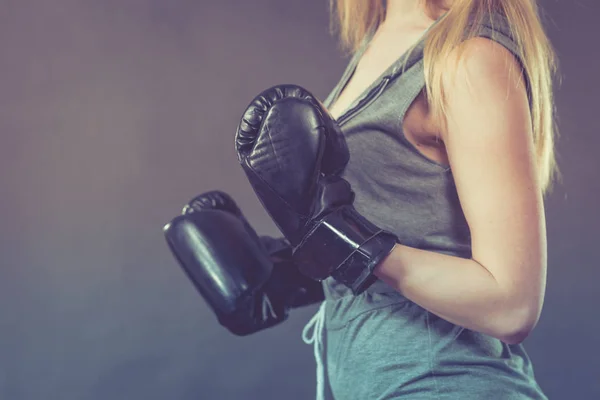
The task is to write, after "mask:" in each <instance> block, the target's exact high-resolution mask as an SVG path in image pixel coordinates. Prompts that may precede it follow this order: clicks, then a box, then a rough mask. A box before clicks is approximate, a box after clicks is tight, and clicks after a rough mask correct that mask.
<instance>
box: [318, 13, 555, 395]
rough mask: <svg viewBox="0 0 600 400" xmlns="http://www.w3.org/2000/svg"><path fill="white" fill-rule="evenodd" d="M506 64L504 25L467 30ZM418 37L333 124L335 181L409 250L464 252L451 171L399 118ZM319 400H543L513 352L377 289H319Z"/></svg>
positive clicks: (409, 90) (496, 21)
mask: <svg viewBox="0 0 600 400" xmlns="http://www.w3.org/2000/svg"><path fill="white" fill-rule="evenodd" d="M478 35H479V36H482V37H487V38H489V39H492V40H494V41H496V42H498V43H500V44H502V45H503V46H504V47H506V48H507V49H508V50H510V51H511V52H512V53H513V54H514V55H515V56H516V57H517V58H520V55H519V54H518V51H517V46H516V44H515V42H514V41H513V39H512V38H511V34H510V29H509V26H508V23H507V21H506V20H505V19H504V18H503V17H501V16H499V15H494V16H493V17H491V18H490V19H489V20H488V21H486V22H485V23H484V24H482V25H481V26H480V27H479V28H478ZM367 44H368V40H367V41H365V44H364V45H363V46H362V49H361V50H360V51H358V52H357V53H356V54H355V55H354V57H353V58H352V59H351V60H350V62H349V65H348V67H347V69H346V71H345V72H344V74H343V76H342V78H341V80H340V82H339V83H338V84H337V86H336V87H335V88H334V90H333V91H332V92H331V94H330V95H329V96H328V98H327V99H326V100H325V102H324V104H325V106H327V107H329V106H330V105H331V104H332V103H333V102H334V101H335V100H336V99H337V97H338V96H339V94H340V92H341V91H342V89H343V88H344V87H345V86H346V84H347V83H348V81H349V80H350V78H351V76H352V74H353V73H354V70H355V68H356V64H357V63H358V60H359V59H360V57H361V56H362V54H363V52H364V50H365V49H366V47H367ZM423 47H424V37H423V39H421V41H420V42H419V43H418V44H417V45H416V47H415V48H414V49H413V50H412V51H411V52H410V53H409V54H408V56H407V57H406V56H403V57H401V58H400V59H399V60H398V61H397V62H396V63H394V64H393V65H391V66H390V67H389V68H388V69H387V70H386V71H385V72H384V73H383V74H382V76H381V77H380V79H378V80H377V81H375V82H374V83H373V84H372V85H371V86H370V87H369V88H368V89H367V90H366V91H365V92H364V93H363V95H362V96H360V97H359V98H358V99H357V100H356V101H355V102H354V104H351V105H350V107H349V108H348V109H347V111H346V112H345V113H344V114H343V115H341V116H340V118H339V119H338V123H339V124H340V126H341V128H342V131H343V133H344V134H345V136H346V140H347V142H348V146H349V149H350V162H349V163H348V166H347V168H346V169H345V171H344V178H345V179H346V180H348V182H350V184H351V185H352V188H353V190H354V191H355V193H356V200H355V203H354V206H355V207H356V209H357V211H358V212H360V213H361V214H362V215H364V216H365V217H366V218H367V219H368V220H370V221H371V222H373V223H374V224H376V225H377V226H379V227H381V228H384V229H386V230H389V231H391V232H393V233H395V234H396V235H397V236H398V239H399V242H400V243H402V244H405V245H408V246H411V247H416V248H420V249H426V250H431V251H435V252H440V253H445V254H450V255H455V256H459V257H470V256H471V245H470V243H471V240H470V233H469V228H468V225H467V222H466V220H465V217H464V214H463V212H462V209H461V206H460V203H459V199H458V195H457V191H456V188H455V184H454V180H453V176H452V171H451V170H450V169H449V168H448V167H446V166H444V165H440V164H438V163H436V162H434V161H432V160H430V159H428V158H426V157H425V156H424V155H422V154H421V153H420V152H419V151H418V150H417V149H416V148H415V147H414V146H413V145H412V144H411V143H410V142H409V141H408V140H407V139H406V137H405V136H404V134H403V131H402V122H403V119H404V115H405V113H406V111H407V110H408V108H409V106H410V105H411V103H412V102H413V101H414V100H415V99H416V97H417V96H418V95H419V93H420V92H421V91H422V90H423V89H424V86H425V81H424V72H423ZM324 289H325V294H326V299H327V300H326V302H325V304H324V310H323V312H324V316H323V317H322V318H323V319H324V321H323V325H324V330H325V332H326V337H324V339H326V340H325V349H326V351H325V356H326V360H324V361H325V362H324V365H325V368H326V371H325V373H324V374H325V380H326V386H327V388H326V390H327V392H328V395H327V396H325V397H326V398H337V399H344V400H351V399H360V400H365V399H384V398H385V399H395V398H402V399H446V398H448V399H458V398H460V399H481V398H499V399H509V398H510V399H545V396H544V395H543V394H542V391H541V390H540V388H539V387H538V385H537V384H536V382H535V379H534V376H533V371H532V368H531V363H530V361H529V358H528V357H527V354H526V352H525V350H524V349H523V347H522V346H521V345H514V346H513V345H506V344H504V343H502V342H500V341H499V340H497V339H494V338H492V337H490V336H487V335H483V334H480V333H477V332H473V331H470V330H467V329H464V328H461V327H458V326H456V325H453V324H451V323H449V322H447V321H445V320H443V319H441V318H439V317H437V316H435V315H433V314H431V313H429V312H428V311H426V310H424V309H423V308H421V307H420V306H418V305H416V304H414V303H412V302H411V301H410V300H408V299H406V298H404V297H403V296H402V295H401V294H399V293H398V292H397V291H395V290H394V289H392V288H391V287H389V286H388V285H386V284H385V283H383V282H382V281H377V282H376V283H375V284H374V285H372V286H371V287H370V288H369V289H368V290H367V291H366V292H364V293H363V294H361V295H359V296H352V294H351V292H350V291H349V289H347V288H346V287H345V286H343V285H341V284H339V283H337V282H336V281H334V280H333V279H328V280H326V281H325V282H324Z"/></svg>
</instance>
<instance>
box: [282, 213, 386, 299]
mask: <svg viewBox="0 0 600 400" xmlns="http://www.w3.org/2000/svg"><path fill="white" fill-rule="evenodd" d="M396 241H397V238H396V236H395V235H394V234H392V233H389V232H387V231H384V230H382V229H380V228H377V227H376V226H375V225H373V224H372V223H370V222H369V221H367V220H366V219H365V218H364V217H362V216H361V215H360V214H358V213H357V212H356V210H355V209H354V207H351V206H345V207H340V208H338V209H336V210H334V211H333V212H331V213H329V214H328V215H327V216H326V217H325V218H323V219H322V220H320V221H319V222H318V223H317V224H316V225H315V226H314V227H313V228H312V229H311V230H310V231H309V232H308V234H306V235H305V236H304V238H303V239H302V241H301V242H300V243H299V244H298V246H296V247H295V249H294V262H295V263H296V265H297V266H298V269H299V270H300V271H301V272H302V273H303V274H304V275H306V276H308V277H309V278H312V279H315V280H319V281H321V280H323V279H325V278H327V277H329V276H333V278H334V279H336V280H337V281H338V282H340V283H342V284H344V285H346V286H347V287H349V288H350V289H351V290H352V292H353V293H354V294H359V293H361V292H363V291H364V290H365V289H366V288H367V287H369V286H370V285H371V284H372V283H373V282H375V280H376V278H375V277H374V276H373V270H374V269H375V267H376V266H377V265H378V264H379V263H380V262H381V261H383V259H384V258H385V257H387V256H388V255H389V253H390V252H391V251H392V249H393V247H394V246H395V244H396Z"/></svg>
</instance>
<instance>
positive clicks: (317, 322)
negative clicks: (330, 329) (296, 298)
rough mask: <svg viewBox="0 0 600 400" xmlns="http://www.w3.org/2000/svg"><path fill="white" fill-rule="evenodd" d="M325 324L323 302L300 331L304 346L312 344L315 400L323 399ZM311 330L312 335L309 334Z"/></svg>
mask: <svg viewBox="0 0 600 400" xmlns="http://www.w3.org/2000/svg"><path fill="white" fill-rule="evenodd" d="M324 322H325V302H322V303H321V306H320V307H319V311H317V312H316V314H315V315H313V317H312V318H311V319H310V321H308V323H307V324H306V325H305V326H304V329H303V330H302V340H303V341H304V343H306V344H313V343H314V346H313V349H314V352H315V361H316V363H317V398H316V400H323V399H324V391H325V386H324V385H325V372H324V370H325V365H324V363H323V323H324ZM311 330H312V334H311Z"/></svg>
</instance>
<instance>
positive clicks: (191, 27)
mask: <svg viewBox="0 0 600 400" xmlns="http://www.w3.org/2000/svg"><path fill="white" fill-rule="evenodd" d="M0 7H1V8H0V10H1V11H0V49H1V57H0V132H1V141H0V174H1V175H0V177H1V179H2V180H1V185H0V190H1V191H0V193H1V196H0V212H1V214H0V215H1V217H2V220H1V221H2V229H1V231H0V235H1V236H0V239H1V241H0V262H1V266H0V398H1V399H2V400H23V399H27V400H50V399H52V400H53V399H60V400H88V399H90V400H91V399H98V400H99V399H102V400H105V399H111V400H119V399H127V400H129V399H145V400H151V399H283V398H285V399H308V398H311V397H312V396H313V393H314V381H315V379H314V374H315V372H314V361H313V358H312V349H311V348H310V347H308V346H306V345H304V344H303V343H302V342H301V339H300V332H301V328H302V326H303V324H304V323H305V322H306V321H307V320H308V318H309V316H310V315H311V314H312V312H313V311H315V309H314V308H310V309H306V310H302V311H299V312H296V313H295V314H294V315H293V316H292V318H291V320H290V321H289V322H288V323H286V324H284V325H283V326H280V327H278V328H276V329H273V330H270V331H267V332H264V333H261V334H258V335H255V336H252V337H248V338H243V339H240V338H235V337H233V336H231V335H229V334H227V333H226V331H224V330H223V329H221V328H220V327H219V326H218V325H217V324H216V322H215V320H214V317H213V315H212V313H211V312H210V311H209V310H208V308H207V307H206V306H205V304H204V302H203V301H202V300H201V298H200V297H199V296H198V295H197V294H196V292H195V291H194V289H193V288H192V286H191V284H190V283H189V282H188V281H187V279H186V278H185V277H184V275H183V273H182V272H181V271H180V270H179V268H178V267H177V265H176V263H175V262H174V260H173V259H172V258H171V255H170V253H169V252H168V249H167V247H166V245H165V244H164V241H163V237H162V233H161V226H162V225H163V223H165V222H166V221H167V220H169V219H170V218H171V217H172V216H173V215H174V214H175V213H177V212H178V211H179V208H180V206H181V204H182V203H183V202H185V201H187V200H188V199H189V198H190V197H191V196H192V195H194V194H197V193H200V192H203V191H206V190H209V189H215V188H219V189H222V190H225V191H228V192H230V193H231V194H232V195H233V196H234V197H235V198H236V199H237V200H238V202H239V204H240V205H241V207H242V208H243V210H244V211H245V213H246V214H247V216H248V217H249V219H250V221H251V222H252V223H253V224H254V225H255V226H256V228H257V230H259V231H260V232H261V233H265V234H275V233H276V229H275V227H274V225H273V224H272V223H271V222H270V221H269V219H268V217H267V215H266V214H265V213H264V211H262V209H261V207H260V205H259V203H258V201H257V200H256V198H255V196H254V195H253V193H252V191H251V189H250V186H249V185H248V183H247V182H246V180H245V178H244V176H243V174H242V171H241V169H240V168H239V166H238V164H237V162H236V158H235V155H234V151H233V134H234V129H235V127H236V124H237V122H238V118H239V117H240V114H241V111H242V110H243V108H244V107H245V106H246V104H247V103H248V101H249V100H250V99H251V98H252V97H253V96H254V95H255V94H256V93H258V92H259V91H260V90H262V89H265V88H267V87H269V86H271V85H273V84H277V83H297V84H300V85H303V86H305V87H307V88H309V89H310V90H312V91H313V92H314V93H315V94H316V95H318V96H319V97H324V96H325V95H326V94H327V92H328V90H330V89H331V87H332V86H333V85H334V83H335V82H336V80H337V79H338V78H339V75H340V73H341V71H342V69H343V67H344V65H345V60H344V59H343V57H342V56H341V54H340V53H339V52H337V50H336V44H335V42H334V40H333V39H332V38H331V37H330V36H329V35H328V28H327V5H326V1H324V0H322V1H317V0H313V1H285V2H282V1H277V0H252V1H234V0H220V1H198V0H196V1H192V0H171V1H168V2H167V1H163V0H128V1H123V0H103V1H95V0H53V1H44V0H38V1H35V0H20V1H17V0H14V1H10V0H2V1H0ZM545 7H546V10H547V22H548V29H549V32H550V34H551V37H552V40H553V41H554V43H555V45H556V47H557V49H558V52H559V55H560V57H561V59H562V75H563V83H562V86H561V87H560V89H559V90H558V91H557V96H558V109H559V112H560V128H561V131H562V138H561V140H560V142H559V151H560V161H561V165H562V169H563V173H564V182H563V183H562V184H561V185H559V186H558V187H557V188H556V190H555V191H554V193H553V194H552V195H551V196H550V197H549V199H548V202H547V216H548V235H549V244H550V249H549V269H550V272H549V282H548V284H549V286H548V294H547V298H546V306H545V310H544V314H543V317H542V320H541V322H540V324H539V327H538V328H537V330H536V331H535V333H534V334H533V335H532V337H531V338H530V339H529V340H528V341H527V346H528V349H529V351H530V354H531V356H532V358H533V360H534V362H535V365H536V371H537V376H538V377H539V381H540V383H541V385H542V386H543V387H544V388H545V390H546V391H547V392H548V394H549V395H550V397H551V398H556V399H567V398H568V399H592V398H598V396H600V383H599V382H600V380H599V379H598V374H599V373H600V362H599V357H598V355H599V348H598V345H597V341H596V332H597V331H598V329H599V328H600V323H599V321H598V312H597V303H598V300H599V299H600V296H599V295H598V294H597V290H596V287H597V285H598V283H597V282H598V280H599V278H600V270H599V269H598V265H597V258H596V256H595V251H596V249H597V248H598V245H597V244H596V242H597V235H596V231H597V229H598V226H599V224H598V222H599V217H598V214H597V204H598V195H599V193H600V179H599V178H598V174H599V172H600V171H599V168H598V167H599V165H600V164H599V162H598V147H599V146H600V123H599V122H598V117H597V116H598V101H597V98H598V93H599V91H600V80H599V78H598V75H597V73H598V71H600V54H598V49H599V46H598V40H599V39H600V27H599V26H598V24H597V14H598V12H600V7H599V6H598V3H597V2H594V1H592V0H589V1H584V0H578V1H569V2H567V1H558V0H552V1H547V2H546V3H545ZM399 334H401V333H399Z"/></svg>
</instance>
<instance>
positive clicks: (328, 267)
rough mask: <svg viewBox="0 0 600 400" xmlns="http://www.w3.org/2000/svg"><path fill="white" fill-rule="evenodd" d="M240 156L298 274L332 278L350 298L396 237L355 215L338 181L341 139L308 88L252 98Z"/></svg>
mask: <svg viewBox="0 0 600 400" xmlns="http://www.w3.org/2000/svg"><path fill="white" fill-rule="evenodd" d="M236 150H237V153H238V158H239V161H240V164H241V165H242V168H243V169H244V172H245V173H246V175H247V177H248V180H249V181H250V183H251V185H252V187H253V189H254V191H255V193H256V194H257V196H258V198H259V199H260V201H261V203H262V204H263V206H264V207H265V209H266V210H267V212H268V213H269V215H270V216H271V218H272V219H273V221H274V222H275V223H276V224H277V226H278V227H279V228H280V229H281V231H282V232H283V234H284V236H285V237H286V238H287V239H288V240H289V241H290V243H291V244H292V246H293V248H294V253H293V256H294V262H295V263H296V265H297V266H298V269H299V270H300V272H302V273H303V274H305V275H306V276H308V277H310V278H312V279H314V280H318V281H320V280H323V279H325V278H327V277H329V276H333V278H335V279H336V280H338V281H339V282H341V283H343V284H345V285H346V286H347V287H349V288H350V289H351V290H352V291H353V292H354V293H355V294H358V293H361V292H362V291H363V290H365V289H366V288H367V287H368V286H370V284H372V283H373V282H374V281H375V280H376V278H375V277H374V275H373V270H374V269H375V267H376V266H377V265H378V264H379V263H380V262H381V261H382V260H383V259H384V258H385V257H387V255H388V254H389V253H390V252H391V250H392V249H393V247H394V245H395V244H396V240H397V238H396V236H395V235H393V234H392V233H390V232H386V231H384V230H382V229H380V228H378V227H377V226H375V225H374V224H372V223H371V222H369V221H368V220H366V219H365V218H364V217H363V216H362V215H360V214H359V213H358V212H357V211H356V210H355V209H354V207H353V205H352V204H353V202H354V192H353V191H352V189H351V187H350V184H349V183H348V182H347V181H345V180H344V179H342V178H341V177H340V174H341V172H342V171H343V169H344V168H345V166H346V164H347V162H348V159H349V153H348V148H347V145H346V142H345V139H344V137H343V134H342V132H341V130H340V129H339V127H338V126H337V124H336V123H335V121H334V120H333V118H332V117H331V116H330V115H329V113H328V112H327V110H326V109H325V107H324V106H323V105H322V104H321V103H320V102H319V101H318V100H316V98H315V97H314V96H313V95H312V94H310V93H309V92H308V91H306V90H304V89H303V88H301V87H298V86H293V85H283V86H276V87H274V88H271V89H268V90H266V91H264V92H263V93H261V94H260V95H259V96H257V97H256V98H255V99H254V100H253V101H252V103H251V104H250V105H249V106H248V108H247V110H246V111H245V113H244V115H243V118H242V121H241V123H240V125H239V127H238V130H237V133H236Z"/></svg>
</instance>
